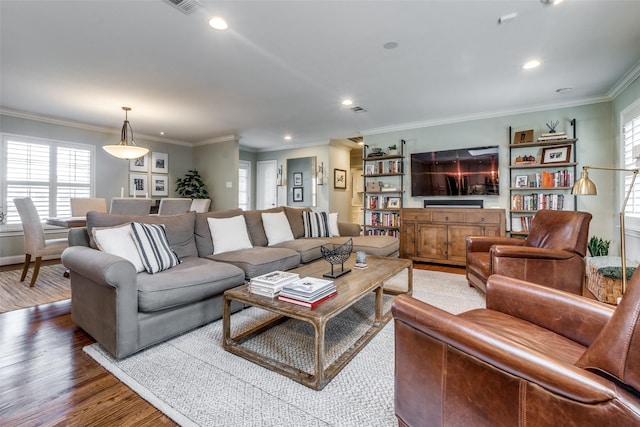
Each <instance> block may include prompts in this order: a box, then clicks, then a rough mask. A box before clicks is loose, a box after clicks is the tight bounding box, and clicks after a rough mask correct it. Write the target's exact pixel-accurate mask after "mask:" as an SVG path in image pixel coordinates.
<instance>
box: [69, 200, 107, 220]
mask: <svg viewBox="0 0 640 427" xmlns="http://www.w3.org/2000/svg"><path fill="white" fill-rule="evenodd" d="M70 200H71V216H86V215H87V212H89V211H96V212H107V211H108V210H107V199H105V198H102V197H97V198H92V197H72V198H71V199H70Z"/></svg>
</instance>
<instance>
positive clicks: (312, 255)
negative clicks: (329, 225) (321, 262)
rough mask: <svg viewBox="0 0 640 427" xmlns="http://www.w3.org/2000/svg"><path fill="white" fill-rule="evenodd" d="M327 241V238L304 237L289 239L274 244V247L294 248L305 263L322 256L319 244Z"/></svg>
mask: <svg viewBox="0 0 640 427" xmlns="http://www.w3.org/2000/svg"><path fill="white" fill-rule="evenodd" d="M327 243H329V240H324V239H321V238H317V239H305V238H304V237H303V238H301V239H295V240H291V241H289V242H283V243H280V244H278V245H276V246H274V247H275V248H287V249H291V250H294V251H296V252H298V253H299V254H300V262H301V263H303V264H306V263H308V262H311V261H315V260H317V259H319V258H322V252H320V246H322V245H325V244H327Z"/></svg>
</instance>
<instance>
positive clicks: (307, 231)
mask: <svg viewBox="0 0 640 427" xmlns="http://www.w3.org/2000/svg"><path fill="white" fill-rule="evenodd" d="M302 222H303V223H304V237H329V220H328V217H327V213H326V212H302Z"/></svg>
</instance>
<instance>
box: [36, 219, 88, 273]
mask: <svg viewBox="0 0 640 427" xmlns="http://www.w3.org/2000/svg"><path fill="white" fill-rule="evenodd" d="M44 222H45V223H46V224H48V225H54V226H56V227H63V228H75V227H84V226H86V225H87V217H86V216H67V217H60V218H45V220H44ZM64 277H69V270H68V269H65V270H64Z"/></svg>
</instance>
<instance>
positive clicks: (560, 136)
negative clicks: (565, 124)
mask: <svg viewBox="0 0 640 427" xmlns="http://www.w3.org/2000/svg"><path fill="white" fill-rule="evenodd" d="M560 139H567V134H566V133H562V134H550V135H549V136H544V134H543V135H540V136H539V137H538V141H555V140H560Z"/></svg>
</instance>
